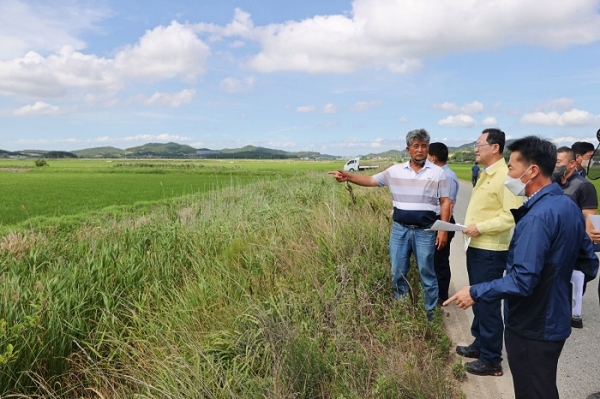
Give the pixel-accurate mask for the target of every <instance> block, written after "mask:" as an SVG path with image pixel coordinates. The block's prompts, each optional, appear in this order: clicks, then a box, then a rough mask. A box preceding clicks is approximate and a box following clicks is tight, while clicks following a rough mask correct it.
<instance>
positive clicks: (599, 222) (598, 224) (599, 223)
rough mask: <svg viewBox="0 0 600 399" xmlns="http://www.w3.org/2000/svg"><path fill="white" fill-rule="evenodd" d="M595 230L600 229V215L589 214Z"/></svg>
mask: <svg viewBox="0 0 600 399" xmlns="http://www.w3.org/2000/svg"><path fill="white" fill-rule="evenodd" d="M588 217H589V218H590V221H591V222H592V225H594V229H595V230H600V215H588Z"/></svg>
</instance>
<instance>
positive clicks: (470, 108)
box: [461, 101, 483, 115]
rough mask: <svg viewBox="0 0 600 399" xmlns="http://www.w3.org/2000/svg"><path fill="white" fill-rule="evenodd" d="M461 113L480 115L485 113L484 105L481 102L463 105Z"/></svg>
mask: <svg viewBox="0 0 600 399" xmlns="http://www.w3.org/2000/svg"><path fill="white" fill-rule="evenodd" d="M461 111H462V112H463V113H465V114H469V115H472V114H478V113H480V112H482V111H483V104H482V103H480V102H479V101H473V102H472V103H469V104H465V105H463V106H462V107H461Z"/></svg>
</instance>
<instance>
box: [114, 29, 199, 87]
mask: <svg viewBox="0 0 600 399" xmlns="http://www.w3.org/2000/svg"><path fill="white" fill-rule="evenodd" d="M209 54H210V49H209V47H208V46H207V45H206V44H205V43H204V42H202V40H200V39H199V38H198V37H197V36H196V34H195V33H194V32H193V31H192V29H191V28H190V27H189V26H186V25H182V24H180V23H178V22H175V21H173V22H171V24H170V25H169V26H158V27H156V28H154V29H153V30H150V31H146V33H145V34H144V36H142V37H141V38H140V40H139V42H138V43H137V44H136V45H135V46H129V47H126V48H125V49H123V50H122V51H120V52H119V53H118V54H117V56H116V57H115V59H114V63H115V68H116V69H117V70H118V71H119V73H120V74H122V75H125V76H126V77H129V78H134V79H136V80H140V79H149V80H160V79H169V78H173V77H176V76H179V75H181V76H183V77H185V78H187V79H193V78H195V77H196V76H197V75H200V74H201V73H203V72H204V71H205V69H206V59H207V57H208V56H209Z"/></svg>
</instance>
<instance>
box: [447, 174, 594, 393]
mask: <svg viewBox="0 0 600 399" xmlns="http://www.w3.org/2000/svg"><path fill="white" fill-rule="evenodd" d="M471 191H472V186H471V184H470V183H469V182H466V181H461V182H460V190H459V193H458V199H457V204H456V206H455V208H454V218H455V219H456V222H457V223H461V224H462V223H463V222H464V218H465V213H466V209H467V205H468V203H469V199H470V197H471ZM451 245H452V247H451V250H450V253H451V255H450V265H451V268H452V281H451V283H450V295H452V293H454V292H456V291H457V290H458V289H460V288H461V287H463V286H465V285H468V282H469V281H468V276H467V268H466V260H465V252H464V247H463V245H464V244H463V240H462V236H461V235H460V234H457V236H456V237H455V238H454V240H452V244H451ZM597 289H598V282H597V280H594V281H593V282H591V283H590V284H589V285H588V290H587V292H586V294H585V295H584V298H583V329H573V332H572V334H571V337H569V339H567V342H566V344H565V347H564V349H563V352H562V355H561V357H560V360H559V363H558V379H557V380H558V381H557V383H558V391H559V393H560V397H561V398H563V399H585V398H586V397H587V395H589V394H590V393H593V392H597V391H600V362H599V361H598V353H599V350H600V308H599V306H598V294H597ZM444 311H445V312H446V314H447V317H446V318H445V321H446V326H447V331H448V334H449V336H450V339H451V340H452V343H453V345H454V346H456V345H468V344H470V343H471V342H472V339H473V338H472V336H471V332H470V328H471V321H472V320H473V312H472V311H471V310H470V309H468V310H466V311H464V310H460V309H458V308H457V307H456V306H454V305H451V306H449V307H447V308H444ZM503 358H504V360H503V362H502V368H503V369H504V375H503V376H502V377H489V376H488V377H480V376H476V375H472V374H468V377H467V380H466V381H465V382H464V383H463V384H462V389H463V392H464V393H465V395H466V397H467V398H468V399H479V398H486V399H501V398H514V393H513V387H512V376H511V374H510V369H509V368H508V362H507V361H506V352H505V351H504V354H503ZM468 360H470V359H467V361H468Z"/></svg>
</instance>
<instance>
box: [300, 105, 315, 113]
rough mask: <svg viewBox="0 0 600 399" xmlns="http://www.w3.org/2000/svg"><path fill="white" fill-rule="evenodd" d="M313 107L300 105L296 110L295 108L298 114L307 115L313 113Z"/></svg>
mask: <svg viewBox="0 0 600 399" xmlns="http://www.w3.org/2000/svg"><path fill="white" fill-rule="evenodd" d="M315 109H316V108H315V106H314V105H301V106H299V107H298V108H296V112H300V113H309V112H315Z"/></svg>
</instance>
